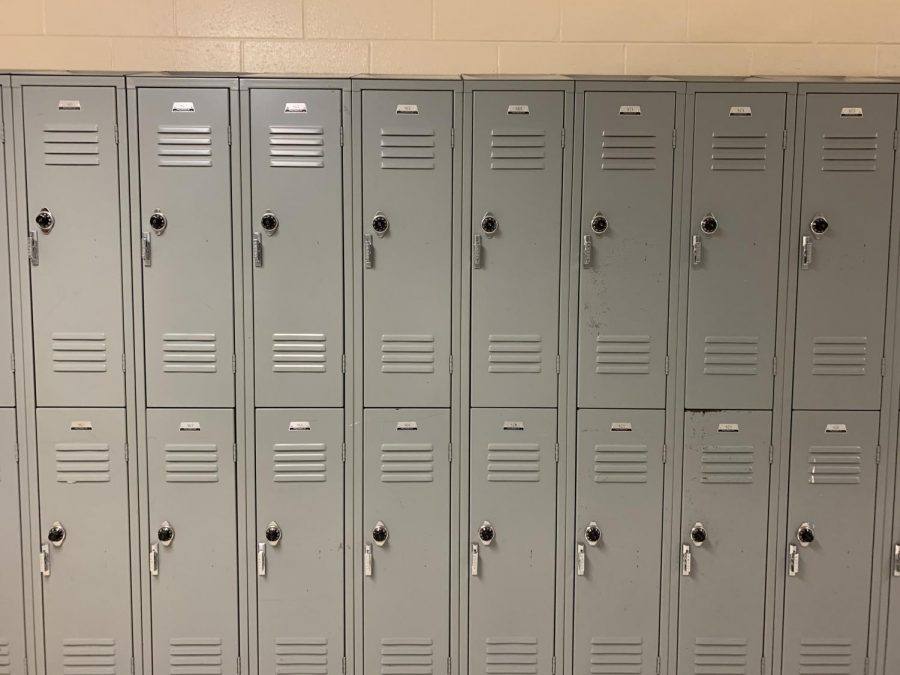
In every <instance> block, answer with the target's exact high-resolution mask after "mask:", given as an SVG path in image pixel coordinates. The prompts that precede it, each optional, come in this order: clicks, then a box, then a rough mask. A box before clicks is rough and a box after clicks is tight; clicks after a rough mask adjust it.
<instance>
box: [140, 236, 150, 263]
mask: <svg viewBox="0 0 900 675" xmlns="http://www.w3.org/2000/svg"><path fill="white" fill-rule="evenodd" d="M141 260H143V261H144V267H150V233H149V232H142V233H141Z"/></svg>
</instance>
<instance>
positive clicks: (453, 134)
mask: <svg viewBox="0 0 900 675" xmlns="http://www.w3.org/2000/svg"><path fill="white" fill-rule="evenodd" d="M450 147H451V148H455V147H456V127H450Z"/></svg>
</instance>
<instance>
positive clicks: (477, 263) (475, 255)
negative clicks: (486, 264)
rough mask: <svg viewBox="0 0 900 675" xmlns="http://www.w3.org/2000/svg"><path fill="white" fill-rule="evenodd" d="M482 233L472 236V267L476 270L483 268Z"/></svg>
mask: <svg viewBox="0 0 900 675" xmlns="http://www.w3.org/2000/svg"><path fill="white" fill-rule="evenodd" d="M481 249H482V246H481V235H480V234H476V235H475V236H474V237H472V267H474V268H475V269H476V270H478V269H481V264H482V263H481Z"/></svg>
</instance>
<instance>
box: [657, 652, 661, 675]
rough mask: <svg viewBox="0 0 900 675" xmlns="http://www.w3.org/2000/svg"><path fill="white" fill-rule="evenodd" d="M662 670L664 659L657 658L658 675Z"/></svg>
mask: <svg viewBox="0 0 900 675" xmlns="http://www.w3.org/2000/svg"><path fill="white" fill-rule="evenodd" d="M660 668H662V659H661V658H659V657H658V656H657V657H656V675H659V671H660Z"/></svg>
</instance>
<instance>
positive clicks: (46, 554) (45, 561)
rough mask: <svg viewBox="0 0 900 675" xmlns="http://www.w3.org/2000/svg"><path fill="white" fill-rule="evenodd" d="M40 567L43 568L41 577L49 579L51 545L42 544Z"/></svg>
mask: <svg viewBox="0 0 900 675" xmlns="http://www.w3.org/2000/svg"><path fill="white" fill-rule="evenodd" d="M39 564H40V567H41V576H43V577H49V576H50V545H49V544H41V554H40V563H39Z"/></svg>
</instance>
